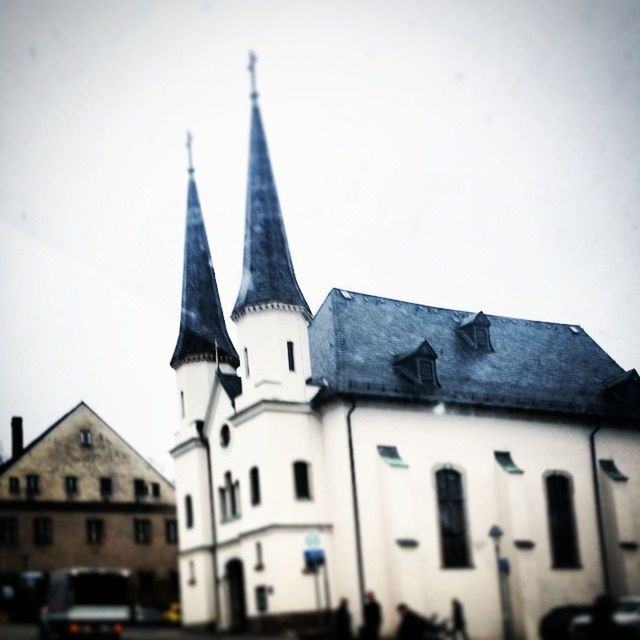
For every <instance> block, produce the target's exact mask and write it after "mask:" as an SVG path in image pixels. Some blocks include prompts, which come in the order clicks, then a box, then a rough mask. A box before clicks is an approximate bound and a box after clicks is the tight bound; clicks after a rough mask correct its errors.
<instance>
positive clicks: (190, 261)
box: [171, 167, 240, 369]
mask: <svg viewBox="0 0 640 640" xmlns="http://www.w3.org/2000/svg"><path fill="white" fill-rule="evenodd" d="M216 359H217V361H218V362H228V363H230V364H231V365H233V366H235V367H237V366H238V365H239V363H240V361H239V359H238V354H237V353H236V350H235V349H234V347H233V343H232V342H231V339H230V338H229V334H228V333H227V328H226V326H225V324H224V315H223V313H222V306H221V304H220V296H219V295H218V285H217V284H216V275H215V273H214V271H213V263H212V262H211V253H210V252H209V243H208V242H207V232H206V230H205V228H204V220H203V219H202V210H201V209H200V201H199V199H198V190H197V188H196V181H195V179H194V177H193V168H192V167H190V168H189V191H188V196H187V226H186V232H185V238H184V271H183V274H182V312H181V315H180V333H179V335H178V342H177V343H176V348H175V351H174V352H173V357H172V358H171V366H172V367H173V368H174V369H176V368H177V367H178V366H179V365H180V364H182V363H183V362H189V361H197V360H212V361H215V360H216Z"/></svg>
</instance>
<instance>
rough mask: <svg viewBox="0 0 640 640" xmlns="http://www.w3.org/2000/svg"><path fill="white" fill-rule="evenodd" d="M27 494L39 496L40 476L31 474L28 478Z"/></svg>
mask: <svg viewBox="0 0 640 640" xmlns="http://www.w3.org/2000/svg"><path fill="white" fill-rule="evenodd" d="M27 493H28V494H29V495H30V496H37V495H38V494H39V493H40V476H39V475H37V474H35V473H30V474H29V475H28V476H27Z"/></svg>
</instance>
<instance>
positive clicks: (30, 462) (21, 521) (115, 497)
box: [0, 402, 178, 606]
mask: <svg viewBox="0 0 640 640" xmlns="http://www.w3.org/2000/svg"><path fill="white" fill-rule="evenodd" d="M11 428H12V445H13V447H12V457H11V459H9V460H8V461H7V462H5V463H4V464H3V465H2V466H0V584H13V585H16V586H19V583H20V576H21V575H22V576H25V575H27V576H31V577H33V576H39V575H46V574H47V573H49V572H51V571H54V570H56V569H63V568H68V567H119V568H125V569H129V570H130V572H131V583H132V600H133V602H135V603H139V604H142V605H155V606H165V605H167V604H168V603H169V602H172V601H174V600H176V599H177V598H178V576H177V527H176V510H175V491H174V487H173V485H172V484H171V483H170V482H169V481H168V480H166V479H165V478H164V477H163V476H162V475H161V474H160V473H158V471H156V470H155V469H154V468H153V467H152V466H151V465H150V464H149V463H148V462H147V461H146V460H145V459H144V458H143V457H142V456H141V455H140V454H139V453H138V452H137V451H136V450H135V449H133V448H132V447H131V446H130V445H129V444H127V442H125V441H124V440H123V439H122V438H121V437H120V436H119V435H118V434H117V433H116V432H115V431H114V430H113V429H112V428H111V427H110V426H109V425H108V424H107V423H106V422H104V420H102V419H101V418H100V416H98V415H97V414H96V413H95V412H94V411H93V410H92V409H91V408H90V407H89V406H87V405H86V404H85V403H84V402H81V403H80V404H78V405H77V406H76V407H74V408H73V409H72V410H71V411H69V413H67V414H66V415H64V416H62V417H61V418H60V419H59V420H57V421H56V422H55V423H54V424H53V425H51V426H50V427H49V428H48V429H47V430H45V431H44V432H43V433H42V434H41V435H40V436H39V437H38V438H36V439H35V440H33V441H32V442H31V443H30V444H29V445H28V446H27V447H23V442H22V419H21V418H18V417H14V418H13V419H12V423H11Z"/></svg>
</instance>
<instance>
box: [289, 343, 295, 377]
mask: <svg viewBox="0 0 640 640" xmlns="http://www.w3.org/2000/svg"><path fill="white" fill-rule="evenodd" d="M287 359H288V360H289V371H295V370H296V362H295V360H294V358H293V342H291V341H289V342H287Z"/></svg>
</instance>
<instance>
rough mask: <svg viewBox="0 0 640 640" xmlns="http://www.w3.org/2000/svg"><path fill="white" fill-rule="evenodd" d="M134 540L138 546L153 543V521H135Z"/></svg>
mask: <svg viewBox="0 0 640 640" xmlns="http://www.w3.org/2000/svg"><path fill="white" fill-rule="evenodd" d="M133 538H134V540H135V541H136V543H137V544H150V543H151V521H150V520H138V519H137V518H136V519H135V520H134V521H133Z"/></svg>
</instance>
